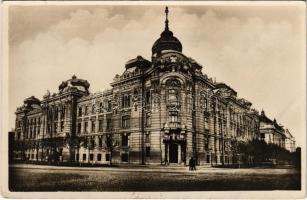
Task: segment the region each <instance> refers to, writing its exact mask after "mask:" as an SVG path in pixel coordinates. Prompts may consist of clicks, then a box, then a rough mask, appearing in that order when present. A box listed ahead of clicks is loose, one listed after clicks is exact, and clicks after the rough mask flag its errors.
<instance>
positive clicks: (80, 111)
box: [78, 107, 82, 117]
mask: <svg viewBox="0 0 307 200" xmlns="http://www.w3.org/2000/svg"><path fill="white" fill-rule="evenodd" d="M78 116H79V117H81V116H82V107H79V110H78Z"/></svg>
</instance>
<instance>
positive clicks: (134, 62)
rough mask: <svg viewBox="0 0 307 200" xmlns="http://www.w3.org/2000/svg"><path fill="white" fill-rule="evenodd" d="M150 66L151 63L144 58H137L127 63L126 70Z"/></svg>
mask: <svg viewBox="0 0 307 200" xmlns="http://www.w3.org/2000/svg"><path fill="white" fill-rule="evenodd" d="M150 64H151V62H150V61H148V60H146V59H144V58H143V57H142V56H137V57H136V58H133V59H131V60H129V61H128V62H127V63H126V66H125V67H126V69H128V68H131V67H135V66H144V67H149V66H150Z"/></svg>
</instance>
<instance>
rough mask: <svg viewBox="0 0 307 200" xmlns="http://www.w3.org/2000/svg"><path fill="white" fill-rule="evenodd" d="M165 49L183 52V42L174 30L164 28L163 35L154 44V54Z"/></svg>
mask: <svg viewBox="0 0 307 200" xmlns="http://www.w3.org/2000/svg"><path fill="white" fill-rule="evenodd" d="M163 50H174V51H179V52H182V45H181V42H180V41H179V40H178V39H177V38H176V37H174V35H173V32H172V31H170V30H164V31H163V32H162V33H161V37H160V38H159V39H158V40H157V41H156V42H155V43H154V45H153V46H152V54H155V53H158V54H159V53H161V51H163Z"/></svg>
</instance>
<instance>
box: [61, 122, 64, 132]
mask: <svg viewBox="0 0 307 200" xmlns="http://www.w3.org/2000/svg"><path fill="white" fill-rule="evenodd" d="M63 130H64V121H61V132H63Z"/></svg>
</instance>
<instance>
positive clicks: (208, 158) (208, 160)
mask: <svg viewBox="0 0 307 200" xmlns="http://www.w3.org/2000/svg"><path fill="white" fill-rule="evenodd" d="M207 163H210V155H207Z"/></svg>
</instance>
